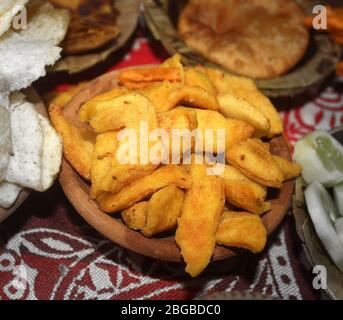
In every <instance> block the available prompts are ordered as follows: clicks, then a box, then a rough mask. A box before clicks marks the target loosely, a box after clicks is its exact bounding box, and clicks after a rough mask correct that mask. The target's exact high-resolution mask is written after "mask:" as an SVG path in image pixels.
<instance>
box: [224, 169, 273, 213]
mask: <svg viewBox="0 0 343 320" xmlns="http://www.w3.org/2000/svg"><path fill="white" fill-rule="evenodd" d="M220 178H221V180H222V181H223V183H224V188H225V197H226V201H227V202H228V203H230V204H232V205H234V206H235V207H237V208H242V209H245V210H247V211H249V212H251V213H254V214H263V213H265V212H266V211H268V210H270V202H266V201H265V200H266V197H267V188H266V187H263V186H261V185H259V184H257V183H255V182H253V181H252V180H250V179H249V178H247V177H246V176H244V175H243V174H242V173H241V172H240V171H239V170H237V169H236V168H234V167H232V166H230V165H225V169H224V172H223V174H221V175H220Z"/></svg>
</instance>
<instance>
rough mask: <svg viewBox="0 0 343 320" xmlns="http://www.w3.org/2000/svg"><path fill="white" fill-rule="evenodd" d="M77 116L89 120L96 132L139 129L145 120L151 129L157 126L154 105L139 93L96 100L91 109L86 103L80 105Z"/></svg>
mask: <svg viewBox="0 0 343 320" xmlns="http://www.w3.org/2000/svg"><path fill="white" fill-rule="evenodd" d="M79 116H80V119H81V120H82V121H87V122H89V124H90V126H91V127H92V128H93V129H94V131H95V132H96V133H103V132H106V131H111V130H120V129H123V128H128V129H136V130H139V129H140V126H141V121H146V122H147V124H148V126H149V129H151V130H153V129H155V128H156V126H157V120H156V112H155V108H154V106H153V105H152V103H151V102H150V101H149V100H148V99H147V98H146V97H144V96H143V95H142V94H139V93H128V94H124V95H121V96H119V97H116V98H113V99H111V100H105V101H97V102H96V103H95V104H93V107H92V108H91V110H89V107H88V105H87V103H86V104H85V105H83V106H82V107H81V110H80V113H79Z"/></svg>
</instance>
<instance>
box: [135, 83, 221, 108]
mask: <svg viewBox="0 0 343 320" xmlns="http://www.w3.org/2000/svg"><path fill="white" fill-rule="evenodd" d="M138 92H140V93H142V94H143V95H145V96H146V97H147V98H149V99H150V100H151V101H152V102H153V103H154V106H155V109H156V112H158V113H159V112H165V111H169V110H171V109H173V108H175V107H176V106H179V105H183V104H185V105H187V106H188V105H189V106H192V107H194V108H201V109H210V110H217V109H218V108H219V106H218V101H217V99H216V98H215V97H214V96H213V95H211V94H210V93H208V92H207V91H205V90H204V89H202V88H200V87H191V86H184V85H182V84H180V83H172V82H168V81H164V82H159V83H155V84H153V85H151V86H149V87H146V88H143V89H141V90H138Z"/></svg>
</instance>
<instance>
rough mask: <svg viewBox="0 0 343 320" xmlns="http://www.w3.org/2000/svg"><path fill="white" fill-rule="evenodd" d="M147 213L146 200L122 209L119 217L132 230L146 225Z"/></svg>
mask: <svg viewBox="0 0 343 320" xmlns="http://www.w3.org/2000/svg"><path fill="white" fill-rule="evenodd" d="M147 215H148V201H142V202H138V203H136V204H134V205H133V206H132V207H130V208H128V209H126V210H124V211H122V213H121V217H122V219H123V220H124V222H125V224H126V225H127V226H128V227H129V228H130V229H133V230H142V229H144V227H145V225H146V219H147Z"/></svg>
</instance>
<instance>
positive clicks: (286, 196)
mask: <svg viewBox="0 0 343 320" xmlns="http://www.w3.org/2000/svg"><path fill="white" fill-rule="evenodd" d="M117 75H118V71H112V72H110V73H107V74H105V75H103V76H101V77H99V78H96V79H95V80H93V81H92V82H90V83H89V84H88V85H87V86H85V87H84V88H83V89H82V90H81V91H79V92H78V93H77V94H76V95H75V96H74V97H73V99H72V100H71V101H70V102H69V103H68V104H67V105H66V106H65V108H64V115H65V116H66V118H67V119H68V120H69V121H71V122H72V123H73V124H74V125H76V126H82V123H81V122H80V121H79V120H78V116H77V112H78V110H79V108H80V106H81V105H82V104H83V103H84V102H86V101H88V100H89V99H90V98H92V97H94V96H96V95H98V94H100V93H102V92H105V91H108V90H110V89H113V88H115V87H118V86H119V84H118V79H117ZM271 149H272V152H273V153H274V154H276V155H280V156H282V157H285V158H287V159H289V158H290V152H289V149H288V145H287V142H286V140H285V139H284V138H283V137H282V136H279V137H276V138H274V139H273V140H272V141H271ZM59 179H60V183H61V185H62V188H63V190H64V193H65V194H66V196H67V197H68V199H69V200H70V202H71V203H72V205H73V206H74V208H75V209H76V211H77V212H78V213H79V214H80V215H81V216H82V217H83V218H84V219H85V220H86V221H87V222H88V223H89V224H90V225H91V226H92V227H93V228H95V229H96V230H97V231H98V232H100V233H101V234H102V235H104V236H105V237H106V238H108V239H110V240H112V241H113V242H115V243H117V244H119V245H121V246H123V247H125V248H127V249H130V250H132V251H135V252H137V253H140V254H143V255H145V256H149V257H152V258H156V259H161V260H166V261H177V262H181V261H182V258H181V255H180V251H179V249H178V247H177V246H176V244H175V241H174V236H170V237H165V238H152V239H148V238H146V237H144V236H143V235H142V234H141V233H139V232H136V231H133V230H131V229H129V228H128V227H126V226H125V224H124V223H123V222H122V220H121V218H120V215H119V214H114V215H112V216H111V215H109V214H107V213H105V212H102V211H101V210H100V209H99V207H98V205H97V204H96V202H94V201H92V200H90V198H89V184H88V183H87V182H86V181H84V180H83V179H82V178H81V177H80V176H79V175H78V174H77V172H76V171H75V170H74V169H73V168H72V167H71V166H70V164H69V163H68V162H67V161H66V160H65V159H64V160H63V163H62V170H61V173H60V178H59ZM293 190H294V182H293V181H289V182H286V183H284V185H283V187H282V188H281V189H280V191H279V192H278V194H277V195H274V196H273V199H272V210H271V211H270V212H268V213H267V214H265V215H264V216H263V223H264V224H265V226H266V228H267V230H268V234H270V233H272V232H273V231H274V230H275V228H276V227H277V226H278V225H279V224H280V222H281V220H282V219H283V217H284V216H285V214H286V213H287V211H288V208H289V207H290V203H291V198H292V194H293ZM235 254H236V253H235V252H234V251H232V250H230V249H229V248H225V247H221V246H217V247H216V249H215V252H214V255H213V260H222V259H226V258H229V257H232V256H234V255H235Z"/></svg>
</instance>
